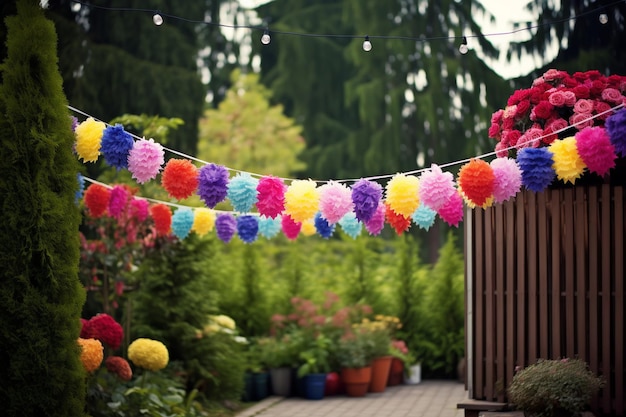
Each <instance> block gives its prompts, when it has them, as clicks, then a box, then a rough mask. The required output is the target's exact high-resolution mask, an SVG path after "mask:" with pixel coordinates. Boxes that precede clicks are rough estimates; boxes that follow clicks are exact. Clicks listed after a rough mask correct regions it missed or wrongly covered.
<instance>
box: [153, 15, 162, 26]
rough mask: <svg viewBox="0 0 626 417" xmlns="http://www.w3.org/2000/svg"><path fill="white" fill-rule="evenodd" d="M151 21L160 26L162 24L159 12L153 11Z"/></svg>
mask: <svg viewBox="0 0 626 417" xmlns="http://www.w3.org/2000/svg"><path fill="white" fill-rule="evenodd" d="M152 21H153V22H154V24H155V25H157V26H161V25H162V24H163V17H161V15H160V14H158V13H155V14H154V16H152Z"/></svg>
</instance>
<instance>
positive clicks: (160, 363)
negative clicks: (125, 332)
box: [128, 338, 169, 371]
mask: <svg viewBox="0 0 626 417" xmlns="http://www.w3.org/2000/svg"><path fill="white" fill-rule="evenodd" d="M128 359H130V360H131V361H132V362H133V363H134V364H135V365H137V366H139V367H141V368H144V369H147V370H149V371H158V370H160V369H163V368H165V367H166V366H167V363H168V362H169V352H168V351H167V348H166V347H165V345H164V344H163V343H161V342H159V341H158V340H152V339H143V338H140V339H137V340H135V341H134V342H133V343H131V344H130V346H128Z"/></svg>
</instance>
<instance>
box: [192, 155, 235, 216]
mask: <svg viewBox="0 0 626 417" xmlns="http://www.w3.org/2000/svg"><path fill="white" fill-rule="evenodd" d="M198 194H199V195H200V198H201V199H202V201H204V204H206V205H207V207H209V208H214V207H215V206H216V205H217V203H220V202H222V201H223V200H224V199H225V198H226V195H227V194H228V170H226V168H224V167H223V166H221V165H215V164H208V165H205V166H203V167H202V168H200V173H199V175H198Z"/></svg>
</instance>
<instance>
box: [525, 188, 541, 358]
mask: <svg viewBox="0 0 626 417" xmlns="http://www.w3.org/2000/svg"><path fill="white" fill-rule="evenodd" d="M536 207H537V194H535V193H531V194H529V195H528V204H527V206H526V224H527V229H526V230H527V234H526V253H527V255H528V256H527V263H528V265H527V270H526V280H527V281H528V298H527V303H528V324H527V325H526V329H527V338H528V339H527V340H528V343H527V349H528V362H529V363H534V362H536V361H537V357H538V356H537V354H538V352H537V344H538V343H539V326H538V320H537V210H536Z"/></svg>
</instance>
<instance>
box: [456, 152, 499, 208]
mask: <svg viewBox="0 0 626 417" xmlns="http://www.w3.org/2000/svg"><path fill="white" fill-rule="evenodd" d="M459 187H460V188H461V190H462V191H463V195H464V196H465V197H466V198H467V199H468V200H469V201H471V202H472V203H474V204H476V205H477V206H481V207H482V206H483V205H484V204H485V202H486V201H487V199H488V198H489V197H491V196H492V195H493V190H494V187H495V175H494V174H493V169H492V168H491V165H489V164H488V163H487V162H485V161H483V160H482V159H472V160H471V161H470V162H468V163H467V164H465V165H463V166H462V167H461V170H460V171H459Z"/></svg>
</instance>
